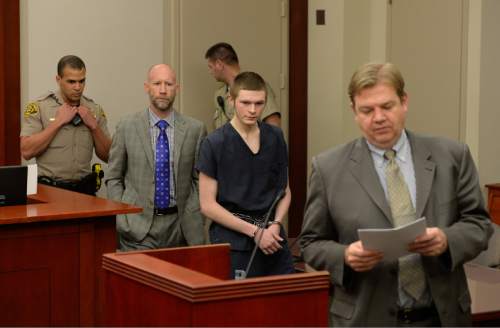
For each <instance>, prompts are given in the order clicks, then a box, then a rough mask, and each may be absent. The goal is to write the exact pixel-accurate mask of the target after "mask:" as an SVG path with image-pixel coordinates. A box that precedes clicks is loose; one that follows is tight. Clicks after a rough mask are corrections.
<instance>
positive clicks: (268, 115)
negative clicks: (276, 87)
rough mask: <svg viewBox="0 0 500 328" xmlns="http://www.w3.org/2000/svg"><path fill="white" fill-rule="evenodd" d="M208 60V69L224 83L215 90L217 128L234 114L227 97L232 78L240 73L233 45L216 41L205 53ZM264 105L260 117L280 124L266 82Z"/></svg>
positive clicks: (279, 115)
mask: <svg viewBox="0 0 500 328" xmlns="http://www.w3.org/2000/svg"><path fill="white" fill-rule="evenodd" d="M205 59H206V60H207V62H208V69H209V71H210V74H211V75H212V76H213V77H214V79H215V80H217V81H219V82H223V83H224V85H223V86H221V87H220V88H219V89H218V90H216V91H215V96H214V100H215V114H214V126H215V128H216V129H217V128H219V127H221V126H222V125H224V124H225V123H227V122H229V121H230V120H231V119H232V118H233V116H234V106H233V102H232V101H231V100H230V99H229V97H230V90H231V88H232V86H233V83H234V78H235V77H236V76H237V75H238V74H239V73H240V64H239V61H238V55H237V54H236V51H234V49H233V47H232V46H231V45H230V44H228V43H225V42H220V43H216V44H214V45H213V46H211V47H210V48H209V49H208V50H207V52H206V53H205ZM266 94H267V96H266V106H265V108H264V110H263V112H262V117H261V119H262V120H263V121H264V122H266V123H268V124H271V125H275V126H277V127H280V126H281V113H280V109H279V107H278V105H277V104H276V99H275V96H274V91H273V89H272V88H271V86H270V85H269V84H268V83H266Z"/></svg>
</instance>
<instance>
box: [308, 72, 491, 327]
mask: <svg viewBox="0 0 500 328" xmlns="http://www.w3.org/2000/svg"><path fill="white" fill-rule="evenodd" d="M349 96H350V99H351V106H352V111H353V113H354V119H355V121H356V123H357V124H358V126H359V127H360V129H361V132H362V134H363V137H362V138H359V139H357V140H354V141H352V142H350V143H347V144H345V145H342V146H339V147H337V148H335V149H332V150H329V151H327V152H325V153H322V154H320V155H318V156H316V157H315V158H313V162H312V173H311V179H310V185H309V194H308V197H307V203H306V210H305V218H304V224H303V227H302V234H301V239H300V243H301V248H302V252H303V256H304V259H305V261H306V262H307V263H308V264H309V265H310V266H312V267H313V268H315V269H319V270H328V271H329V272H330V273H331V282H332V285H333V290H332V300H331V306H330V319H331V322H330V324H332V325H334V326H440V325H443V326H462V325H470V324H471V321H470V320H471V315H470V312H471V309H470V295H469V291H468V288H467V281H466V279H465V273H464V270H463V263H464V262H466V261H469V260H471V259H473V258H474V257H475V256H477V255H478V254H479V253H480V252H481V251H482V250H484V249H486V248H487V245H488V239H489V237H490V236H491V233H492V227H491V223H490V218H489V216H488V213H487V211H486V209H485V207H484V202H483V199H482V195H481V190H480V187H479V184H478V182H479V181H478V180H479V179H478V175H477V172H476V168H475V166H474V163H473V160H472V158H471V155H470V153H469V150H468V147H467V146H466V145H464V144H461V143H458V142H455V141H452V140H448V139H444V138H435V137H427V136H422V135H418V134H415V133H412V132H410V131H408V130H406V129H405V119H406V114H407V111H408V95H407V94H406V92H405V90H404V80H403V77H402V76H401V73H400V72H399V70H398V69H397V68H396V67H395V66H394V65H392V64H390V63H385V64H366V65H363V66H361V67H360V68H359V69H358V70H357V71H356V72H355V73H354V75H353V76H352V79H351V82H350V85H349ZM423 216H425V217H426V225H427V227H426V228H425V230H424V231H425V232H424V234H421V235H420V236H418V237H417V238H416V239H415V240H414V241H413V242H411V243H410V244H408V249H409V250H410V252H411V254H410V255H405V256H401V257H399V258H398V259H386V258H384V253H383V252H380V251H378V250H376V249H367V248H364V247H363V244H362V242H361V241H360V240H359V236H358V229H391V228H395V227H399V226H404V225H408V224H410V223H412V222H413V221H415V220H416V219H418V218H420V217H423Z"/></svg>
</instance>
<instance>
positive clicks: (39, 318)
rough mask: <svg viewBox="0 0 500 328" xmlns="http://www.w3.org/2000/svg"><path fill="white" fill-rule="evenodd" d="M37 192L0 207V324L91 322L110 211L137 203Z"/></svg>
mask: <svg viewBox="0 0 500 328" xmlns="http://www.w3.org/2000/svg"><path fill="white" fill-rule="evenodd" d="M38 190H39V193H38V194H37V195H35V196H30V198H31V202H30V203H29V204H27V205H16V206H5V207H0V291H1V296H0V326H94V325H96V324H98V323H99V322H100V318H102V309H103V295H104V285H103V280H102V274H103V271H102V267H101V259H102V254H103V253H109V252H114V251H115V249H116V229H115V214H117V213H133V212H139V211H140V208H137V207H134V206H131V205H126V204H120V203H116V202H112V201H108V200H106V199H102V198H96V197H90V196H87V195H83V194H79V193H74V192H69V191H66V190H62V189H57V188H53V187H48V186H43V185H39V186H38Z"/></svg>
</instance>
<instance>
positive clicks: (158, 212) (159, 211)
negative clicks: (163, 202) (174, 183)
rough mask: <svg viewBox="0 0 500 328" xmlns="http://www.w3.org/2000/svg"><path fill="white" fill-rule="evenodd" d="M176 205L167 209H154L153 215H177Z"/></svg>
mask: <svg viewBox="0 0 500 328" xmlns="http://www.w3.org/2000/svg"><path fill="white" fill-rule="evenodd" d="M177 212H178V209H177V205H176V206H172V207H167V208H155V209H154V215H169V214H174V213H177Z"/></svg>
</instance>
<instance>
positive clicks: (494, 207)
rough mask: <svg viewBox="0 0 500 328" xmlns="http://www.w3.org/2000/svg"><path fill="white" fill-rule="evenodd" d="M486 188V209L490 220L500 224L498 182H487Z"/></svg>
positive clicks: (499, 186) (499, 191)
mask: <svg viewBox="0 0 500 328" xmlns="http://www.w3.org/2000/svg"><path fill="white" fill-rule="evenodd" d="M486 188H488V210H489V211H490V216H491V221H493V222H494V223H496V224H498V225H500V183H492V184H487V185H486Z"/></svg>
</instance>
